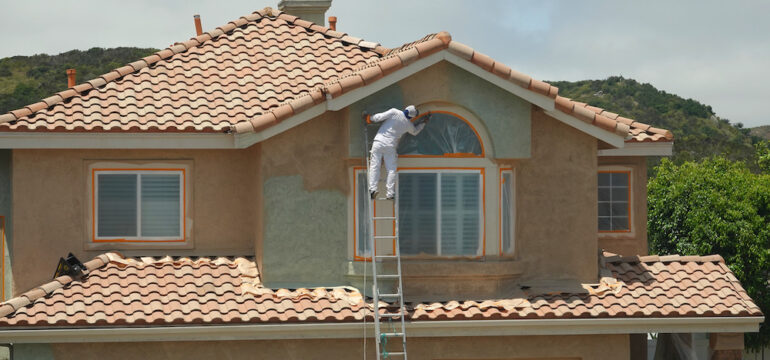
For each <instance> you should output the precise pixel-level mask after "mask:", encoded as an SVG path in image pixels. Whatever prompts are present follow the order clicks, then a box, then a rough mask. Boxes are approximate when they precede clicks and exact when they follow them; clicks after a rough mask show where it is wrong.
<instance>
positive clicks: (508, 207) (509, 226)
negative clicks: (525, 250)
mask: <svg viewBox="0 0 770 360" xmlns="http://www.w3.org/2000/svg"><path fill="white" fill-rule="evenodd" d="M501 181H502V182H503V183H502V185H501V188H502V194H501V196H502V197H503V198H502V201H501V204H502V207H503V208H502V209H501V211H500V216H501V217H502V219H500V221H501V225H500V226H501V228H502V230H501V231H502V241H503V252H506V253H511V252H512V250H513V173H510V172H504V173H503V178H502V180H501Z"/></svg>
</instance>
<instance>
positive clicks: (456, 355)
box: [14, 335, 629, 360]
mask: <svg viewBox="0 0 770 360" xmlns="http://www.w3.org/2000/svg"><path fill="white" fill-rule="evenodd" d="M407 347H408V355H409V358H410V359H414V360H422V359H425V360H431V359H510V360H515V359H528V360H535V359H551V360H554V359H561V360H566V359H570V360H577V359H583V360H594V359H595V360H600V359H601V360H621V359H623V360H627V359H629V342H628V335H594V336H589V335H579V336H500V337H456V338H414V337H413V338H409V339H408V340H407ZM14 350H15V354H16V355H17V357H18V358H19V359H28V358H39V359H57V360H68V359H78V360H87V359H101V358H103V357H104V355H105V354H109V357H110V358H111V359H115V360H120V359H180V360H181V359H221V360H229V359H244V358H247V359H252V358H256V359H302V360H305V359H351V360H353V359H355V360H358V359H361V358H362V354H363V342H362V340H361V339H345V340H272V341H264V340H263V341H216V342H214V341H212V342H147V343H141V344H137V343H90V344H53V345H48V344H17V345H15V348H14ZM367 352H368V358H369V359H375V351H374V344H373V342H372V341H369V342H368V344H367ZM33 354H34V355H38V357H25V356H26V355H33Z"/></svg>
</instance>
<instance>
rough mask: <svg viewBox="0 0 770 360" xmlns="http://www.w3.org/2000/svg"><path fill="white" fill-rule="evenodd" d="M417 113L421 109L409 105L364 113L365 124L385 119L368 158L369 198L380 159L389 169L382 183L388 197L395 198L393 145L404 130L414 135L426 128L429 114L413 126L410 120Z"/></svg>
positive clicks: (404, 132) (378, 171)
mask: <svg viewBox="0 0 770 360" xmlns="http://www.w3.org/2000/svg"><path fill="white" fill-rule="evenodd" d="M418 115H420V112H419V111H417V109H416V108H415V107H414V105H409V106H407V107H406V108H405V109H404V110H399V109H396V108H393V109H390V110H388V111H385V112H381V113H379V114H374V115H372V116H366V123H367V124H371V123H378V122H384V123H383V124H382V125H381V126H380V129H379V130H377V135H376V136H375V137H374V143H373V144H372V150H371V159H370V160H369V179H368V180H369V195H370V196H371V198H372V199H374V198H375V197H376V196H377V182H378V181H379V180H380V164H381V163H382V160H383V158H384V159H385V169H386V170H387V171H388V176H387V180H386V186H385V188H386V189H387V194H386V197H387V198H388V199H390V200H392V199H394V198H395V197H396V170H397V169H398V165H397V163H396V159H397V155H396V148H397V147H398V141H399V140H400V139H401V136H403V135H404V134H406V133H407V132H408V133H410V134H412V135H417V134H419V133H420V131H422V129H423V128H425V124H427V122H428V118H429V117H430V113H428V116H426V117H425V121H424V122H420V123H418V124H417V125H416V126H415V124H413V123H412V122H411V121H410V120H411V119H413V118H415V117H417V116H418Z"/></svg>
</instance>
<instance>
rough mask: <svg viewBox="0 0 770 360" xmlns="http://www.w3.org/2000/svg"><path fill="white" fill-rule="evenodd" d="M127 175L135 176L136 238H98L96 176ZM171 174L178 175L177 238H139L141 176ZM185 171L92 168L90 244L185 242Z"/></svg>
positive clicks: (184, 169)
mask: <svg viewBox="0 0 770 360" xmlns="http://www.w3.org/2000/svg"><path fill="white" fill-rule="evenodd" d="M100 174H129V175H136V176H137V194H136V196H137V236H98V235H97V234H98V231H99V224H98V220H99V219H98V211H99V207H98V201H97V199H98V195H99V190H98V189H99V186H98V178H99V177H98V175H100ZM148 174H172V175H179V181H180V187H179V206H180V210H181V211H180V212H179V214H180V216H181V219H180V221H179V226H180V231H179V234H180V235H181V238H180V237H179V236H141V196H142V191H141V190H142V189H141V175H148ZM186 232H187V171H186V168H184V167H180V168H92V169H91V242H92V243H156V244H162V243H179V242H186V241H187V240H186V239H187V233H186Z"/></svg>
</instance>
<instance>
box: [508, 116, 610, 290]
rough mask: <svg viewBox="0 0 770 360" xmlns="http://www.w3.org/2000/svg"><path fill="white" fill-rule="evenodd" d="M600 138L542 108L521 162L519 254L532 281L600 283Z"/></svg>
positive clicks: (518, 166) (518, 172)
mask: <svg viewBox="0 0 770 360" xmlns="http://www.w3.org/2000/svg"><path fill="white" fill-rule="evenodd" d="M596 151H597V150H596V139H594V138H593V137H591V136H589V135H586V134H584V133H582V132H579V131H577V130H575V129H573V128H571V127H569V126H567V125H565V124H563V123H561V122H559V121H557V120H555V119H553V118H551V117H549V116H547V115H546V114H545V113H544V112H542V111H540V110H536V111H534V112H533V114H532V158H530V159H524V160H521V161H519V162H518V163H517V164H516V176H517V178H516V209H517V210H516V243H517V254H518V255H517V258H519V259H520V260H521V261H523V262H525V264H526V266H525V268H526V270H525V271H524V273H523V278H524V279H523V281H528V280H529V279H548V280H560V279H565V280H579V281H591V282H594V281H596V278H597V271H598V269H597V266H598V265H597V243H596V229H597V223H596V214H597V203H596V196H597V189H596V181H597V180H596V179H597V175H596V169H597V167H596V163H597V160H596Z"/></svg>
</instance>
